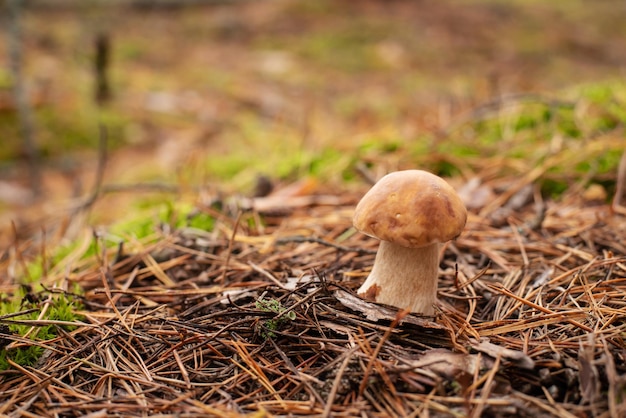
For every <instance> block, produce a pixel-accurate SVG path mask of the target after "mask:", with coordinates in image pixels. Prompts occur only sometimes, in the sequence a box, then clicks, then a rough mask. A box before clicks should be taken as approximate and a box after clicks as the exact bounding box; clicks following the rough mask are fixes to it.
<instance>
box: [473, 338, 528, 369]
mask: <svg viewBox="0 0 626 418" xmlns="http://www.w3.org/2000/svg"><path fill="white" fill-rule="evenodd" d="M471 347H472V348H473V349H474V350H476V351H480V352H481V353H485V354H487V355H488V356H490V357H492V358H494V359H495V358H498V357H500V358H503V359H505V360H509V361H510V362H512V363H513V364H515V365H516V366H517V367H519V368H521V369H526V370H532V369H534V368H535V361H534V360H533V359H532V358H530V356H528V355H527V354H525V353H523V352H521V351H517V350H512V349H510V348H506V347H501V346H499V345H496V344H492V343H491V342H490V341H489V339H488V338H481V339H480V341H478V342H476V341H474V343H473V344H472V345H471Z"/></svg>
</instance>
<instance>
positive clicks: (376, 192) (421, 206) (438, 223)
mask: <svg viewBox="0 0 626 418" xmlns="http://www.w3.org/2000/svg"><path fill="white" fill-rule="evenodd" d="M466 220H467V211H466V209H465V206H464V205H463V202H462V201H461V198H460V197H459V196H458V195H457V194H456V192H455V191H454V189H453V188H452V186H450V185H449V184H448V183H447V182H446V181H445V180H443V179H442V178H440V177H437V176H436V175H434V174H431V173H428V172H426V171H422V170H405V171H396V172H393V173H390V174H387V175H386V176H384V177H383V178H381V179H380V180H379V181H378V182H377V183H376V184H375V185H374V186H373V187H372V188H371V189H370V190H369V191H368V192H367V193H366V194H365V196H363V198H362V199H361V201H360V202H359V204H358V205H357V207H356V210H355V212H354V218H353V223H354V226H355V228H356V229H358V230H359V231H361V232H363V233H364V234H366V235H369V236H371V237H374V238H378V239H380V240H383V241H389V242H392V243H394V244H397V245H400V246H403V247H411V248H416V247H424V246H427V245H431V244H434V243H436V242H445V241H449V240H451V239H454V238H456V237H457V236H459V234H461V232H462V231H463V228H464V227H465V221H466Z"/></svg>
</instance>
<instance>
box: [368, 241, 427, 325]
mask: <svg viewBox="0 0 626 418" xmlns="http://www.w3.org/2000/svg"><path fill="white" fill-rule="evenodd" d="M438 268H439V244H437V243H435V244H431V245H429V246H426V247H421V248H406V247H401V246H399V245H396V244H393V243H391V242H388V241H381V242H380V246H379V247H378V252H377V253H376V260H375V261H374V267H372V271H371V273H370V275H369V276H368V277H367V279H366V280H365V282H364V283H363V285H362V286H361V287H360V288H359V290H358V294H359V296H361V297H363V298H365V299H369V300H373V301H375V302H379V303H384V304H386V305H392V306H395V307H398V308H400V309H410V310H411V312H417V313H423V314H426V315H433V314H434V313H435V309H434V304H435V302H436V300H437V275H438Z"/></svg>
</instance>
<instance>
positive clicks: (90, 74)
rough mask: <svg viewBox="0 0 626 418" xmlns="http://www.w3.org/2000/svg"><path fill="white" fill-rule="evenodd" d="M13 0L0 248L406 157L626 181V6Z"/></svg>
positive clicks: (444, 167)
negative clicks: (625, 161) (175, 203)
mask: <svg viewBox="0 0 626 418" xmlns="http://www.w3.org/2000/svg"><path fill="white" fill-rule="evenodd" d="M0 4H1V5H2V6H1V7H2V29H3V30H2V37H1V38H0V248H6V247H7V246H8V245H10V244H11V243H12V242H14V241H15V238H16V236H17V237H22V239H29V238H30V237H32V236H33V234H37V233H41V231H43V230H45V228H44V226H45V227H47V226H49V225H50V224H51V223H53V222H62V221H63V219H65V218H66V217H67V216H68V215H69V216H71V215H73V214H75V213H76V212H75V211H74V209H75V208H76V207H81V205H85V202H87V203H88V205H87V206H89V209H90V210H89V211H88V213H87V214H86V215H85V214H84V213H82V212H81V213H82V215H84V216H85V217H86V220H87V222H89V223H92V224H107V223H111V222H114V221H116V220H119V219H120V218H123V217H124V216H126V215H127V214H129V213H132V212H134V211H138V210H140V209H142V208H145V207H150V206H151V205H155V204H159V202H162V201H164V200H167V199H169V200H172V199H183V198H185V196H187V197H190V198H191V199H192V200H193V199H194V198H195V197H197V196H199V195H201V194H202V193H205V194H215V193H225V194H243V195H252V194H254V193H260V192H259V191H258V190H257V189H258V187H259V184H261V185H262V184H264V182H267V183H268V184H286V183H290V182H293V181H296V180H298V179H302V178H308V179H313V180H312V182H311V183H309V185H311V184H312V185H313V186H311V190H312V191H311V192H316V191H318V190H324V191H325V192H328V191H329V190H339V188H343V189H345V188H348V189H349V188H350V187H351V186H350V185H351V184H353V183H355V182H362V177H363V175H364V173H365V175H366V176H367V175H371V176H372V177H376V176H378V175H380V174H382V173H384V172H387V171H391V170H396V169H399V168H409V167H421V168H426V169H429V170H432V171H435V172H437V173H438V174H441V175H446V176H454V177H458V178H460V179H462V180H460V183H462V182H464V181H468V180H469V179H471V178H474V177H476V176H478V177H480V178H481V179H482V180H483V181H485V180H489V179H493V178H497V177H499V176H507V175H508V176H515V175H520V174H523V173H527V172H528V171H529V170H532V169H533V167H537V166H542V164H545V165H544V166H543V167H544V168H543V170H542V173H541V174H542V180H541V181H542V184H541V186H542V191H543V192H544V193H546V194H550V195H558V193H560V192H562V191H563V190H564V189H566V188H567V187H570V186H572V185H573V184H578V185H580V186H581V187H583V188H585V187H587V186H589V185H590V184H592V183H593V184H598V185H600V186H601V187H602V190H604V192H605V195H604V196H602V195H601V196H600V199H607V196H609V195H610V193H611V192H612V190H613V188H614V183H615V169H616V166H617V162H618V161H619V158H620V156H621V153H622V151H623V149H624V134H623V130H622V125H623V123H624V121H626V107H625V105H626V88H625V83H624V81H625V75H626V25H625V24H624V22H625V21H626V3H625V2H623V1H617V0H595V1H583V0H580V1H577V0H567V1H566V0H562V1H560V0H557V1H551V2H544V1H534V0H530V1H529V0H508V1H500V0H463V1H452V0H388V1H382V0H380V1H375V0H360V1H352V0H314V1H313V0H257V1H245V0H239V1H235V0H231V1H211V0H206V1H201V0H195V1H191V0H186V1H185V0H178V1H175V0H169V1H166V0H161V1H157V0H153V1H149V0H142V1H139V0H117V1H113V0H108V1H104V0H102V1H98V0H90V1H86V0H80V1H78V0H75V1H70V0H48V1H45V0H38V1H34V0H33V1H28V2H26V1H20V0H4V1H3V2H2V3H0ZM105 150H106V152H105ZM555 156H557V157H558V158H553V159H550V160H549V158H551V157H555ZM547 161H548V162H547ZM260 179H263V181H260ZM339 185H341V186H339ZM96 194H97V196H98V198H97V199H91V198H93V197H95V196H96ZM83 207H85V206H83ZM70 221H71V219H70ZM62 231H63V233H65V232H67V225H66V227H64V229H62Z"/></svg>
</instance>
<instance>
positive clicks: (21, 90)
mask: <svg viewBox="0 0 626 418" xmlns="http://www.w3.org/2000/svg"><path fill="white" fill-rule="evenodd" d="M21 8H22V0H8V2H7V9H8V10H7V11H8V13H7V14H6V16H7V17H6V19H7V20H8V22H7V25H6V27H7V30H8V40H9V42H8V43H9V47H8V54H9V65H10V67H11V76H12V78H13V96H14V98H15V103H16V105H17V112H18V118H19V124H20V126H19V128H20V136H21V137H22V152H23V155H24V156H25V158H26V161H27V164H28V170H29V175H30V187H31V190H32V193H33V196H35V197H38V196H39V195H40V194H41V173H40V170H39V151H38V150H37V145H36V143H35V137H34V132H35V129H34V123H33V114H32V109H31V105H30V103H29V95H28V92H27V91H26V86H25V83H24V71H23V60H22V52H23V47H22V32H21Z"/></svg>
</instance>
